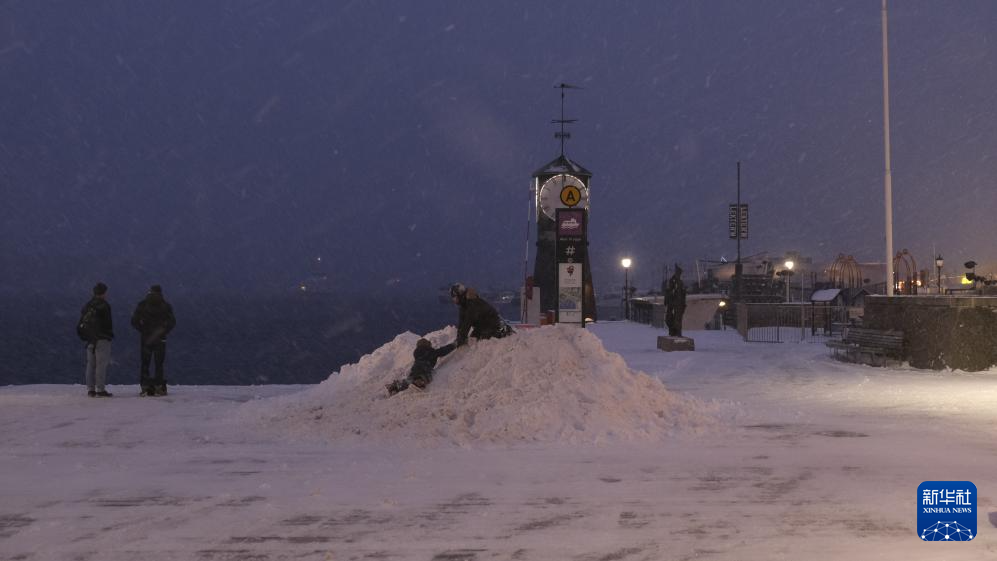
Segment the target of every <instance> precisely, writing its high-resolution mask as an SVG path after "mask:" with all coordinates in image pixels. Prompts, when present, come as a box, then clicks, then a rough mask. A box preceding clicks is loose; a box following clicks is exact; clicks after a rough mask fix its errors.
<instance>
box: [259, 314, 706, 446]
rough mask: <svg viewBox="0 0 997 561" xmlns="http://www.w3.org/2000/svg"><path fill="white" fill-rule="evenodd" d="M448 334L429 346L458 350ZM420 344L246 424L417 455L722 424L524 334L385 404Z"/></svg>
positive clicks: (597, 361)
mask: <svg viewBox="0 0 997 561" xmlns="http://www.w3.org/2000/svg"><path fill="white" fill-rule="evenodd" d="M454 336H455V329H454V328H453V327H448V328H446V329H444V330H441V331H437V332H434V333H431V334H429V335H427V336H426V337H427V338H428V339H429V340H430V341H432V342H433V345H434V346H440V345H443V344H446V343H449V342H451V341H453V339H454ZM418 340H419V336H418V335H415V334H413V333H408V332H406V333H403V334H401V335H398V336H397V337H395V339H394V340H393V341H391V342H389V343H387V344H385V345H384V346H382V347H381V348H379V349H377V350H376V351H374V352H373V353H371V354H369V355H366V356H364V357H363V358H361V359H360V361H359V362H358V363H356V364H350V365H347V366H344V367H343V368H342V370H341V371H340V372H338V373H334V374H333V375H332V376H330V378H329V379H328V380H326V381H325V382H322V383H321V384H319V385H318V386H316V387H314V388H311V389H309V390H306V391H304V392H302V393H300V394H296V395H291V396H284V397H280V398H273V399H268V400H262V401H258V402H253V403H247V404H245V405H244V406H242V408H241V410H240V412H239V415H240V420H252V421H255V422H259V423H261V424H262V425H264V426H267V427H270V428H273V429H275V430H278V431H281V432H283V433H285V434H286V435H287V436H291V437H294V436H299V437H320V438H323V439H327V440H352V439H358V440H364V441H377V440H398V441H408V442H413V443H417V444H423V445H425V444H430V443H433V442H437V443H439V442H441V441H442V442H450V443H456V444H461V445H470V444H474V443H496V444H503V443H516V442H524V441H526V442H529V441H537V442H565V443H604V442H611V441H631V440H660V439H662V438H664V437H666V436H668V435H671V434H675V433H682V432H689V431H700V430H703V429H706V428H710V427H713V426H715V425H716V424H717V422H716V421H715V419H714V418H713V417H712V416H711V415H710V414H709V413H708V406H706V405H704V404H703V403H702V402H700V401H698V400H695V399H692V398H688V397H683V396H679V395H675V394H672V393H671V392H669V391H667V390H666V389H665V386H664V385H663V384H662V383H661V382H660V381H659V380H657V379H654V378H651V377H650V376H647V375H646V374H644V373H642V372H635V371H632V370H630V369H629V368H628V367H627V365H626V363H625V362H624V360H623V358H622V357H621V356H620V355H618V354H616V353H611V352H609V351H607V350H606V349H605V348H603V345H602V341H600V340H599V338H598V337H596V336H595V335H593V334H592V333H590V332H588V331H587V330H585V329H579V328H576V327H567V326H548V327H543V328H538V329H524V330H520V331H519V332H518V333H516V334H514V335H512V336H511V337H506V338H505V339H494V340H487V341H473V340H472V342H471V343H470V345H468V346H466V347H461V348H459V349H457V350H456V351H454V352H453V353H451V354H450V355H448V356H446V357H444V358H442V359H440V362H439V363H438V364H437V367H436V370H435V374H434V379H433V383H432V384H431V385H430V386H429V387H428V388H427V389H426V390H419V389H417V388H411V389H409V390H407V391H404V392H402V393H400V394H398V395H396V396H393V397H390V398H389V397H387V392H386V391H385V388H384V386H385V384H387V383H389V382H391V381H392V380H396V379H398V378H404V377H405V376H406V375H407V374H408V370H409V368H410V367H411V365H412V351H413V350H414V349H415V344H416V341H418Z"/></svg>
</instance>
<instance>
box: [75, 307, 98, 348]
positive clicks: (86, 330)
mask: <svg viewBox="0 0 997 561" xmlns="http://www.w3.org/2000/svg"><path fill="white" fill-rule="evenodd" d="M76 334H77V335H79V336H80V340H82V341H86V342H87V343H93V342H94V341H96V340H97V307H96V306H93V305H90V306H87V308H86V309H85V310H83V314H82V315H81V316H80V321H79V322H78V323H77V324H76Z"/></svg>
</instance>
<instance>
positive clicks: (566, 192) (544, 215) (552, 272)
mask: <svg viewBox="0 0 997 561" xmlns="http://www.w3.org/2000/svg"><path fill="white" fill-rule="evenodd" d="M556 87H557V88H560V89H561V119H555V120H554V121H553V122H554V123H558V124H560V125H561V131H560V132H558V133H555V135H554V136H555V137H556V138H558V139H560V141H561V155H560V156H558V157H557V158H555V159H554V160H552V161H551V162H550V163H548V164H547V165H545V166H543V167H542V168H540V169H538V170H537V171H535V172H533V192H534V194H535V196H536V220H537V252H536V259H535V261H534V263H533V283H534V286H537V287H539V288H540V310H541V312H546V311H548V310H555V311H556V312H557V316H558V321H561V322H564V321H572V322H575V321H576V320H574V319H571V320H568V319H566V318H568V317H571V318H577V322H580V323H582V324H583V325H584V323H585V322H586V321H594V320H595V319H596V307H595V291H594V290H593V287H592V268H591V263H590V262H589V259H588V222H589V221H588V217H589V182H590V181H591V179H592V173H591V172H590V171H588V170H587V169H585V168H584V167H582V166H581V165H580V164H578V163H577V162H574V161H572V160H571V159H569V158H568V157H567V156H565V155H564V141H565V140H566V139H567V138H570V134H568V133H567V132H565V131H564V125H565V124H567V123H573V122H575V119H564V90H565V89H569V88H574V86H569V85H568V84H560V85H559V86H556ZM569 210H570V211H574V212H567V211H569ZM559 216H563V217H564V218H563V219H559ZM578 217H580V218H582V219H581V220H577V218H578ZM559 220H561V221H562V223H561V224H559ZM565 225H570V227H568V228H566V227H565ZM568 230H571V231H568ZM579 269H580V272H581V274H580V275H578V278H577V282H569V281H568V280H567V279H565V278H562V277H564V276H565V275H566V274H568V273H570V274H571V275H575V274H576V272H578V270H579ZM578 288H580V290H578ZM562 293H564V294H562ZM566 300H567V303H566ZM572 300H576V302H575V303H572ZM576 307H580V309H579V310H577V311H572V312H570V314H569V312H567V311H566V308H567V309H571V310H575V308H576ZM578 312H580V313H578Z"/></svg>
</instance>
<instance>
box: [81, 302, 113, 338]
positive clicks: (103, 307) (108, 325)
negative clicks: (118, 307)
mask: <svg viewBox="0 0 997 561" xmlns="http://www.w3.org/2000/svg"><path fill="white" fill-rule="evenodd" d="M91 306H93V308H94V310H95V315H96V317H97V339H98V340H99V339H104V340H106V341H110V340H112V339H114V324H113V322H112V321H111V305H110V304H108V303H107V300H105V299H103V298H97V297H96V296H94V297H93V298H91V299H90V301H89V302H87V303H86V304H84V305H83V308H82V309H80V315H81V316H82V315H83V314H85V313H86V312H87V308H89V307H91Z"/></svg>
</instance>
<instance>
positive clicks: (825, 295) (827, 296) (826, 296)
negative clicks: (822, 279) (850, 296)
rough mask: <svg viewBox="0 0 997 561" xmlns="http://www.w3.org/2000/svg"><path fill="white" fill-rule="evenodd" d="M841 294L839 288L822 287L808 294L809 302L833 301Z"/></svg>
mask: <svg viewBox="0 0 997 561" xmlns="http://www.w3.org/2000/svg"><path fill="white" fill-rule="evenodd" d="M839 294H841V289H840V288H822V289H820V290H815V291H814V293H813V294H811V295H810V301H811V302H833V301H834V299H835V298H837V297H838V295H839Z"/></svg>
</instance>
